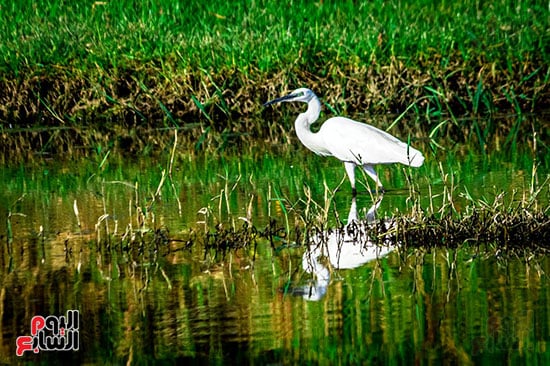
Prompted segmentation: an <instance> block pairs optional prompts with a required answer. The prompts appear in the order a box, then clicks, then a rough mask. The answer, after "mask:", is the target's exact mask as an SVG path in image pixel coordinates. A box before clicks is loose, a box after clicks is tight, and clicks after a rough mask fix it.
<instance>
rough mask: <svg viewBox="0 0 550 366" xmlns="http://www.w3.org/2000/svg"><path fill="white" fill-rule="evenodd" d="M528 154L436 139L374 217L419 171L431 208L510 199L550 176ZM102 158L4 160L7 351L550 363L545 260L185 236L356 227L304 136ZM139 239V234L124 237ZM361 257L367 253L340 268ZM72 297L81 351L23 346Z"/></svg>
mask: <svg viewBox="0 0 550 366" xmlns="http://www.w3.org/2000/svg"><path fill="white" fill-rule="evenodd" d="M532 160H533V159H532V155H530V154H529V153H528V152H527V153H522V154H519V153H516V154H504V153H503V154H500V155H499V154H494V155H489V156H483V155H481V157H480V156H478V157H474V155H473V154H472V155H470V154H460V153H459V152H453V153H442V152H439V153H438V154H437V155H435V156H433V154H432V155H431V156H430V157H429V158H428V159H427V162H426V164H425V165H424V166H423V167H421V168H420V169H416V170H410V171H409V169H405V170H404V169H403V168H402V167H398V166H391V167H380V168H379V172H380V175H381V179H382V181H383V182H384V184H385V186H386V187H387V188H388V192H387V193H386V194H385V195H384V197H383V200H382V202H381V204H380V207H379V208H378V210H377V214H378V215H379V217H389V216H391V215H392V214H393V213H396V212H407V211H408V210H410V209H411V205H412V203H411V202H410V191H409V187H410V186H411V184H412V186H413V187H414V190H415V191H417V192H419V196H420V200H421V205H422V206H423V207H426V206H429V205H434V206H437V205H440V204H442V202H443V200H444V198H443V194H442V192H443V191H444V187H445V186H447V187H449V185H451V184H452V186H453V187H454V189H455V191H456V202H455V206H456V209H457V210H460V209H461V207H463V205H465V204H466V202H467V200H466V199H465V197H464V194H465V192H467V193H468V194H469V195H471V196H472V197H475V198H483V199H485V200H486V201H488V202H491V201H492V199H493V198H494V196H496V195H498V194H499V193H501V192H505V193H506V196H507V197H508V198H507V199H509V200H512V201H513V200H516V199H518V197H520V196H521V195H522V194H523V193H524V192H528V191H529V189H530V187H531V185H532V182H533V181H535V182H537V184H542V183H543V182H544V180H545V179H546V177H547V176H548V166H547V165H545V164H547V162H546V163H541V164H539V166H538V168H537V171H536V174H535V175H534V176H533V174H532V172H533V163H532ZM102 162H103V156H98V157H97V159H89V160H80V161H77V162H66V163H60V162H48V161H45V162H44V163H41V164H34V165H32V166H26V165H21V166H17V167H3V168H1V169H0V182H1V184H2V186H3V187H4V189H3V190H2V191H1V192H0V217H1V218H2V219H1V220H0V241H1V242H2V243H3V250H2V255H1V258H0V259H1V262H0V264H1V265H2V267H1V268H2V271H1V272H0V283H1V289H0V304H1V306H0V315H1V331H0V337H1V340H2V341H1V343H0V354H1V359H0V361H1V362H3V363H12V362H15V361H18V362H35V361H39V362H44V363H46V362H54V361H59V360H65V361H67V362H79V363H88V364H103V363H105V362H112V363H115V364H121V363H126V362H128V361H130V362H131V363H148V362H149V363H153V362H158V361H166V362H167V363H168V362H170V363H173V362H175V361H189V362H195V363H201V364H202V363H210V364H249V363H254V364H303V363H306V364H307V363H312V364H331V365H332V364H371V363H372V364H377V363H384V364H413V363H420V364H432V363H440V362H443V361H445V362H448V363H451V364H474V363H476V364H478V363H482V364H483V363H485V364H495V363H500V364H502V363H508V364H520V363H521V364H523V363H525V364H548V363H549V362H550V351H549V349H548V346H547V344H548V342H549V341H550V330H549V324H550V313H549V311H548V309H549V305H550V286H549V285H548V273H549V271H550V262H549V260H548V258H547V257H546V256H541V255H534V256H530V257H527V256H525V257H522V256H519V255H517V254H516V255H507V254H506V253H504V254H502V255H499V256H496V255H493V254H486V253H484V252H483V244H484V243H481V246H464V247H462V248H459V249H456V250H451V249H434V250H431V251H426V250H423V249H408V250H402V249H401V248H398V247H395V248H393V247H392V248H384V253H378V254H379V255H378V256H374V257H373V258H369V257H368V256H367V255H366V254H365V253H364V252H363V253H357V252H355V253H352V254H347V255H343V256H342V257H341V258H340V261H336V262H333V261H332V258H331V255H332V253H331V254H329V255H326V257H327V258H326V259H323V258H321V257H317V256H316V255H315V254H312V252H315V250H316V248H315V247H314V246H312V247H311V248H310V251H308V250H307V249H306V247H305V246H300V245H295V244H299V243H293V238H291V237H284V236H281V237H280V238H277V239H276V242H275V243H270V242H269V241H267V240H263V239H258V240H257V241H256V245H255V247H254V248H253V247H251V246H248V247H246V248H244V249H239V250H234V251H228V252H227V253H225V255H221V254H220V253H218V255H214V253H213V252H212V251H209V252H208V253H207V254H206V255H205V251H204V248H202V247H200V246H198V245H195V246H193V245H191V246H190V247H187V245H186V243H185V242H182V241H178V239H181V238H189V237H190V236H189V233H190V232H192V233H194V234H193V235H195V237H202V236H203V235H204V233H205V232H206V231H209V230H212V229H213V228H214V227H215V226H216V225H217V224H221V225H222V226H223V227H226V228H232V227H233V228H238V227H240V226H241V225H242V224H243V223H244V222H248V223H249V224H252V225H255V226H257V227H258V228H262V227H265V225H267V224H268V223H269V222H270V219H274V220H275V222H276V225H277V227H279V228H282V229H285V228H289V229H291V231H292V229H293V228H294V227H295V226H299V225H303V224H304V221H305V220H308V219H310V218H311V219H317V218H319V217H320V216H323V215H324V217H325V218H326V221H327V222H328V223H329V226H330V225H336V224H337V222H339V221H343V222H346V221H347V219H348V213H349V211H350V207H351V206H352V200H351V194H350V193H351V190H350V187H349V183H348V182H347V180H345V176H344V169H343V167H342V166H341V164H340V163H339V162H337V161H336V160H332V159H323V158H319V157H317V156H314V155H313V154H310V153H309V152H307V151H306V150H305V149H303V148H301V147H297V148H296V149H292V150H291V151H288V150H285V151H284V152H281V151H278V150H269V151H264V152H260V153H258V154H250V155H248V156H244V157H243V156H232V155H229V154H228V155H225V156H217V157H216V159H211V158H209V157H207V156H198V157H187V155H183V154H182V155H181V156H178V157H177V158H176V160H175V162H174V165H173V168H172V171H171V176H170V174H169V157H168V156H167V157H166V159H165V160H163V159H160V160H158V161H151V160H139V161H128V160H127V159H123V158H117V157H112V156H111V157H108V158H107V159H106V160H105V162H103V163H102ZM163 171H164V176H165V177H166V178H165V180H164V184H162V185H160V182H161V181H162V179H163V178H162V177H163ZM407 176H409V179H410V182H411V183H409V182H408V180H407V179H408V178H407ZM361 181H362V183H363V184H366V183H367V182H368V181H367V180H366V178H365V177H363V178H361ZM341 182H342V184H341V185H340V183H341ZM369 183H370V182H369ZM159 185H160V188H159ZM336 188H339V189H338V191H337V192H335V193H334V196H332V195H333V190H335V189H336ZM545 189H546V191H544V192H545V193H543V194H541V197H542V201H541V203H540V204H542V205H548V200H547V195H548V188H547V187H546V188H545ZM359 191H360V194H359V195H358V197H357V201H356V205H357V212H358V215H359V217H360V218H364V217H365V215H366V212H367V210H368V209H369V208H370V207H371V206H372V204H373V197H371V194H369V193H368V190H367V188H366V187H365V186H364V185H359ZM515 192H516V193H515ZM327 197H329V198H330V200H329V199H327ZM430 197H432V199H430ZM544 197H546V200H544ZM327 202H328V204H327ZM75 207H76V209H75ZM155 230H156V231H157V232H159V233H161V234H162V235H164V236H165V237H166V238H167V239H166V240H165V241H162V243H161V244H156V245H147V243H148V241H147V240H148V239H147V237H146V236H144V239H143V241H142V244H140V240H139V238H140V235H142V233H150V232H154V231H155ZM129 235H134V236H136V237H137V238H138V239H137V240H134V241H133V242H132V243H133V244H132V246H131V247H124V248H122V247H121V246H120V243H121V242H122V241H123V239H125V238H126V239H127V238H128V236H129ZM191 237H192V236H191ZM169 238H171V239H175V240H173V241H169V240H168V239H169ZM98 242H101V243H103V244H102V245H98V244H97V243H98ZM362 244H364V243H362ZM348 247H349V246H348ZM274 248H276V249H274ZM342 253H344V252H343V251H342ZM353 256H355V257H358V258H357V261H356V263H355V264H349V265H348V264H346V265H344V259H349V258H351V257H353ZM344 257H345V258H344ZM329 261H330V262H331V263H328V262H329ZM312 263H313V264H314V267H315V268H312ZM315 270H317V276H314V275H312V273H311V272H315ZM323 270H324V272H322V271H323ZM68 310H78V311H79V312H80V318H79V319H80V323H79V328H78V331H79V336H80V337H79V345H80V347H79V350H78V351H63V352H61V351H44V350H41V351H40V352H39V353H37V354H34V353H32V352H26V353H24V355H23V356H22V357H17V356H16V355H15V353H16V339H17V337H19V336H25V335H29V334H30V323H31V318H32V317H33V316H34V315H43V316H44V317H46V316H48V315H55V316H60V315H65V314H66V313H67V311H68Z"/></svg>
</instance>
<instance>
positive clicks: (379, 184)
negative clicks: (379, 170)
mask: <svg viewBox="0 0 550 366" xmlns="http://www.w3.org/2000/svg"><path fill="white" fill-rule="evenodd" d="M363 169H364V170H365V172H366V173H367V175H368V176H369V177H371V178H372V179H373V180H374V181H375V182H376V186H377V188H378V190H379V191H382V192H384V187H383V186H382V182H380V179H378V175H377V174H376V171H374V168H373V166H372V165H369V164H365V165H363Z"/></svg>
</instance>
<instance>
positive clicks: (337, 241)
mask: <svg viewBox="0 0 550 366" xmlns="http://www.w3.org/2000/svg"><path fill="white" fill-rule="evenodd" d="M382 198H383V196H379V197H378V198H377V200H376V201H375V203H374V204H373V206H372V207H371V208H370V209H369V211H368V212H367V217H366V220H358V219H357V202H356V199H355V197H354V198H353V199H352V201H351V207H350V211H349V215H348V221H347V224H346V225H345V226H343V227H342V228H339V229H333V230H329V231H324V232H321V233H318V234H316V235H314V236H312V237H311V238H310V243H309V245H308V249H307V250H306V252H305V253H304V254H303V256H302V268H303V270H304V271H305V272H306V273H308V274H311V275H312V280H311V281H310V283H309V284H307V285H303V286H298V287H294V288H291V289H290V290H289V292H290V293H291V294H293V295H296V296H302V297H303V298H304V299H306V300H309V301H317V300H320V299H322V298H323V296H325V294H326V292H327V289H328V286H329V283H330V276H331V271H330V269H329V267H330V268H332V269H353V268H357V267H360V266H362V265H364V264H366V263H368V262H371V261H373V260H376V259H379V258H382V257H384V256H386V255H387V254H388V253H390V252H391V251H392V250H393V249H395V246H391V245H389V243H379V244H377V243H375V242H374V241H373V240H371V237H369V235H368V234H369V233H368V231H369V228H371V229H373V230H374V225H376V224H377V222H376V220H375V214H376V210H377V209H378V207H379V206H380V203H381V202H382ZM378 223H380V222H378ZM381 225H382V226H383V227H382V229H383V230H387V229H389V228H390V226H391V222H389V221H383V222H381Z"/></svg>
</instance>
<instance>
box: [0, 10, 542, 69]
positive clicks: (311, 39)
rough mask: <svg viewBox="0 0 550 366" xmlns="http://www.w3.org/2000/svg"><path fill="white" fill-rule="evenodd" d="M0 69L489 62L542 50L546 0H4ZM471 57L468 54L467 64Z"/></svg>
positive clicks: (502, 62)
mask: <svg viewBox="0 0 550 366" xmlns="http://www.w3.org/2000/svg"><path fill="white" fill-rule="evenodd" d="M1 10H2V17H3V18H4V19H3V22H2V26H1V28H0V37H1V38H0V40H1V42H0V44H1V45H2V46H0V47H1V48H0V54H1V55H2V63H3V65H2V71H4V72H10V73H11V72H17V71H23V70H25V69H26V68H27V67H29V68H31V69H35V68H37V67H39V66H44V67H46V68H52V67H54V66H69V67H73V66H76V67H77V68H78V69H80V70H93V69H95V68H96V67H98V66H99V67H100V68H104V69H111V68H117V67H122V68H125V67H127V66H129V65H133V63H134V62H149V61H154V62H158V63H160V64H161V65H164V66H165V67H166V69H165V71H167V72H170V71H173V70H171V69H170V68H171V67H173V66H176V67H178V68H182V69H187V68H189V69H193V70H195V69H196V68H202V69H205V70H208V71H213V72H220V71H221V70H222V69H223V68H231V67H237V68H238V69H239V70H243V71H245V70H247V69H248V68H250V67H252V68H257V69H259V70H261V71H265V72H274V71H277V70H280V69H281V68H283V67H289V66H292V65H294V64H298V65H300V66H301V67H304V68H306V69H308V70H312V71H313V70H314V71H316V72H324V73H329V72H330V71H331V69H330V67H334V66H339V65H341V64H347V65H349V66H357V65H362V64H365V63H371V62H377V63H379V64H381V65H384V64H387V63H389V61H390V60H391V59H392V58H394V57H395V58H398V59H400V60H403V61H404V63H405V65H407V66H419V65H422V62H423V61H426V60H433V58H434V57H436V58H437V61H438V62H440V63H448V62H452V61H456V60H453V59H454V58H456V57H457V56H458V57H459V60H460V59H462V60H461V61H463V62H464V61H466V63H469V64H473V65H476V64H477V63H478V62H479V61H478V60H477V59H480V60H482V62H484V63H488V64H491V63H496V64H497V65H498V68H499V69H500V70H506V69H507V68H508V66H510V65H511V64H513V63H514V62H516V60H520V61H524V60H527V59H529V58H533V57H538V58H541V61H548V47H549V46H548V42H547V41H548V34H547V26H548V15H547V10H548V9H547V8H545V6H544V5H543V4H541V3H539V2H522V3H521V4H519V5H517V3H516V2H513V1H497V2H496V3H493V4H490V5H487V4H483V5H482V4H480V3H478V2H474V1H466V2H461V3H456V2H431V1H413V2H400V1H390V2H386V1H374V2H370V3H367V4H357V3H355V2H351V1H347V2H331V1H328V2H300V1H297V2H295V1H290V2H286V3H277V2H265V1H258V2H255V1H242V2H232V3H228V2H224V1H210V2H208V3H198V2H197V3H190V4H179V3H176V2H171V1H165V0H160V1H158V0H157V1H143V2H140V1H128V0H126V1H125V0H123V1H117V2H111V1H109V2H100V1H96V2H92V1H85V2H70V1H69V2H61V3H60V2H55V1H48V0H43V1H36V2H33V4H30V5H29V4H26V3H21V2H4V4H2V5H1ZM476 66H478V65H476Z"/></svg>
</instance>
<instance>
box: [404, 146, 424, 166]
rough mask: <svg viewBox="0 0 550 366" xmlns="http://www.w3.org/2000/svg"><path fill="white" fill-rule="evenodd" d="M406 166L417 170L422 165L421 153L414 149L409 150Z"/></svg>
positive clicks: (422, 157)
mask: <svg viewBox="0 0 550 366" xmlns="http://www.w3.org/2000/svg"><path fill="white" fill-rule="evenodd" d="M407 160H408V165H409V166H412V167H414V168H418V167H419V166H422V164H424V156H423V155H422V153H421V152H420V151H418V150H416V149H413V148H410V150H409V154H408V156H407Z"/></svg>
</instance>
